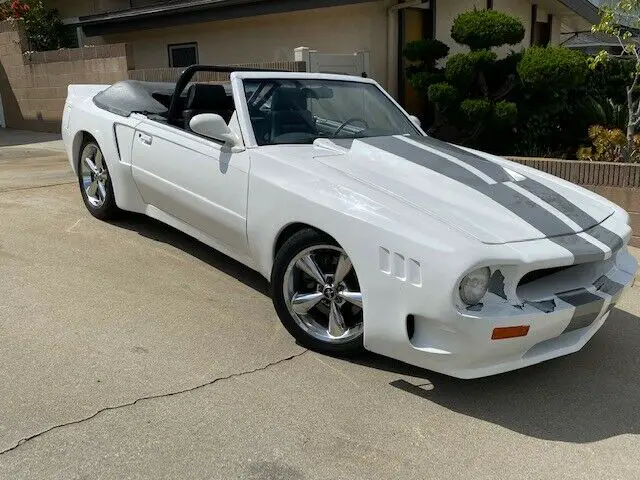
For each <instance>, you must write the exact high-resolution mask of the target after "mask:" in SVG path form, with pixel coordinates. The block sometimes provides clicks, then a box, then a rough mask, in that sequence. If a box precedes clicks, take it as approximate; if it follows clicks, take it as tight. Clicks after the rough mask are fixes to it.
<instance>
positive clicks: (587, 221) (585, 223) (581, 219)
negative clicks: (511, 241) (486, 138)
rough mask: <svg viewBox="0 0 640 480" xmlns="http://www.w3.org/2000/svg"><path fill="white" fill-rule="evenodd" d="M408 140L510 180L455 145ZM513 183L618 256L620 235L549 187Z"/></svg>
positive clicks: (499, 179) (417, 138)
mask: <svg viewBox="0 0 640 480" xmlns="http://www.w3.org/2000/svg"><path fill="white" fill-rule="evenodd" d="M409 138H411V140H413V141H415V142H419V143H421V144H423V145H425V146H428V147H431V148H435V149H437V150H440V151H442V152H443V153H446V154H449V155H452V156H454V157H456V158H458V159H459V160H461V161H462V162H464V163H466V164H467V165H470V166H472V167H474V168H476V169H477V170H479V171H481V172H482V173H484V174H485V175H487V176H488V177H491V178H492V179H493V180H495V181H496V182H498V183H502V182H508V181H510V180H511V178H510V177H509V176H508V174H507V173H506V172H505V171H504V169H503V168H502V166H500V165H498V164H497V163H494V162H491V161H490V160H487V159H485V158H482V157H480V156H479V155H475V154H473V153H470V152H467V151H466V150H463V149H461V148H459V147H456V146H455V145H450V144H448V143H446V142H443V141H441V140H436V139H434V138H431V137H421V136H411V137H409ZM515 183H516V185H518V186H520V187H522V188H524V189H525V190H527V191H528V192H529V193H531V194H533V195H535V196H536V197H538V198H539V199H541V200H542V201H543V202H545V203H548V204H549V205H551V206H552V207H553V208H555V209H556V210H558V211H559V212H562V213H563V214H564V215H566V216H567V217H568V218H570V219H571V220H573V221H574V222H575V223H577V224H578V225H579V226H580V228H582V229H583V230H588V229H591V228H593V231H589V232H587V233H588V234H589V235H591V236H592V237H594V238H595V239H597V240H598V241H600V242H601V243H604V244H605V245H607V246H608V247H609V248H610V249H611V251H612V252H617V251H618V250H620V249H621V248H622V246H623V245H624V241H623V239H622V238H621V237H620V236H619V235H616V234H615V233H613V232H611V231H610V230H608V229H606V228H604V227H602V226H599V225H598V224H599V223H600V222H599V221H598V220H597V219H595V218H593V217H592V216H591V215H589V214H588V213H587V212H585V211H584V210H582V209H581V208H580V207H579V206H577V205H576V204H574V203H572V202H571V201H569V200H568V199H567V198H566V197H564V196H563V195H561V194H559V193H558V192H556V191H555V190H553V189H551V188H549V187H548V186H546V185H544V184H542V183H540V182H538V181H537V180H534V179H532V178H526V179H525V180H522V181H518V182H515ZM596 226H597V227H596ZM598 250H599V249H598ZM576 263H580V262H576Z"/></svg>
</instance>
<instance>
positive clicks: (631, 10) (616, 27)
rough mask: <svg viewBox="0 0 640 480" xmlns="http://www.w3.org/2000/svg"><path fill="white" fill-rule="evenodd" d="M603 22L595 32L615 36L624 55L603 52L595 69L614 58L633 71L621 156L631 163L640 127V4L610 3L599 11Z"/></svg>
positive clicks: (630, 1)
mask: <svg viewBox="0 0 640 480" xmlns="http://www.w3.org/2000/svg"><path fill="white" fill-rule="evenodd" d="M600 11H601V20H600V23H599V24H598V25H595V26H594V27H593V31H594V32H599V33H605V34H608V35H611V36H613V37H614V38H615V39H616V40H617V42H618V43H619V45H620V50H621V53H620V54H618V55H612V54H611V53H609V52H608V51H607V50H602V51H601V52H600V53H598V54H597V55H596V56H595V57H593V58H592V59H591V67H592V68H594V69H596V68H598V67H599V66H601V65H604V64H607V63H608V62H609V61H610V60H611V58H612V57H614V56H615V57H619V58H626V59H628V60H630V61H631V62H633V67H632V69H631V71H630V72H629V74H628V76H627V78H626V85H625V87H624V89H625V94H626V95H625V103H626V106H627V124H626V147H625V148H624V149H623V150H622V156H623V158H625V159H626V160H628V161H630V160H631V159H632V156H633V154H634V153H633V152H634V150H635V142H636V140H635V139H636V132H637V130H638V126H639V125H640V92H639V90H640V48H639V43H640V38H639V36H638V34H637V32H638V29H639V28H640V0H608V1H606V2H604V3H603V5H602V6H601V8H600Z"/></svg>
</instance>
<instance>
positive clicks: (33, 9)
mask: <svg viewBox="0 0 640 480" xmlns="http://www.w3.org/2000/svg"><path fill="white" fill-rule="evenodd" d="M11 11H12V16H13V18H15V19H20V20H22V21H24V26H25V30H26V33H27V39H28V40H29V49H30V50H35V51H45V50H56V49H58V48H65V47H70V46H73V43H74V39H73V36H72V35H71V33H70V31H69V29H68V28H67V27H66V26H65V25H64V24H63V23H62V19H61V18H60V14H59V13H58V10H56V9H55V8H50V7H49V6H47V5H46V4H45V3H44V2H43V1H42V0H13V2H12V3H11Z"/></svg>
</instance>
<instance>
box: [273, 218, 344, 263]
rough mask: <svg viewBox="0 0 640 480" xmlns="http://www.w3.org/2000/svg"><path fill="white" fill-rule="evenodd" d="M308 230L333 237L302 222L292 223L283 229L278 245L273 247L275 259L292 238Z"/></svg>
mask: <svg viewBox="0 0 640 480" xmlns="http://www.w3.org/2000/svg"><path fill="white" fill-rule="evenodd" d="M308 228H309V229H311V230H315V231H317V232H320V233H323V234H325V235H327V236H329V237H331V235H329V234H328V233H327V232H324V231H322V230H320V229H319V228H316V227H314V226H312V225H308V224H306V223H300V222H296V223H292V224H290V225H287V226H286V227H285V228H283V229H282V230H281V231H280V233H279V234H278V238H276V243H275V245H274V247H273V258H276V255H278V252H279V251H280V249H281V248H282V246H283V245H284V244H285V242H286V241H287V240H289V239H290V238H291V237H292V236H294V235H295V234H296V233H298V232H299V231H301V230H306V229H308ZM331 238H333V237H331ZM334 241H335V240H334Z"/></svg>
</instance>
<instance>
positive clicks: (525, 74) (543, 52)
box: [518, 47, 589, 91]
mask: <svg viewBox="0 0 640 480" xmlns="http://www.w3.org/2000/svg"><path fill="white" fill-rule="evenodd" d="M588 73H589V65H588V63H587V58H586V57H585V56H584V55H583V54H582V53H580V52H577V51H575V50H570V49H568V48H563V47H544V48H543V47H531V48H528V49H527V50H526V51H525V53H524V55H523V57H522V60H521V61H520V63H519V64H518V74H519V75H520V79H521V80H522V82H523V83H524V84H525V85H526V86H527V87H529V88H532V89H534V90H545V91H555V90H557V89H563V90H567V89H571V88H575V87H577V86H580V85H583V84H584V83H585V81H586V78H587V75H588Z"/></svg>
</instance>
